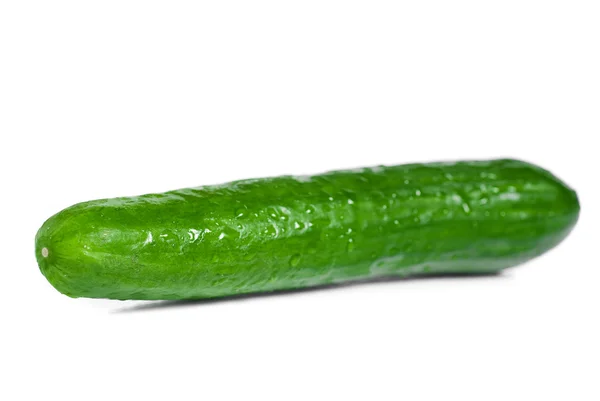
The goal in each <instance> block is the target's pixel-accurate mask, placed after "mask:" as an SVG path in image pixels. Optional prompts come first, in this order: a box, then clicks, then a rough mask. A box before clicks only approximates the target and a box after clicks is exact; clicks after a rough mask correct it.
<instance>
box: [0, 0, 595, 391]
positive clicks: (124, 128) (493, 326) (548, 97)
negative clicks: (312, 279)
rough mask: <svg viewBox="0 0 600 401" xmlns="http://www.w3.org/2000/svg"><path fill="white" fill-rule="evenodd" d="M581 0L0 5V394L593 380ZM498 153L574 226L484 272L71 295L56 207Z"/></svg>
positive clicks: (588, 92) (589, 5) (503, 387)
mask: <svg viewBox="0 0 600 401" xmlns="http://www.w3.org/2000/svg"><path fill="white" fill-rule="evenodd" d="M599 21H600V5H599V3H598V2H597V1H527V0H518V1H502V2H500V1H497V2H490V1H414V2H408V1H389V2H385V1H330V0H317V1H310V0H303V1H282V0H277V1H262V0H252V1H227V0H223V1H213V2H208V1H189V2H183V1H164V2H157V1H127V0H118V1H60V0H54V1H37V2H35V1H27V0H21V1H16V0H15V1H10V0H8V1H3V2H2V3H0V141H1V144H0V163H1V170H0V171H1V173H0V174H1V177H2V189H1V192H2V195H1V197H0V202H1V207H0V213H1V216H0V218H1V220H0V221H1V224H0V236H1V242H0V243H1V245H0V254H1V258H0V275H1V276H0V277H1V279H0V296H1V297H2V300H1V303H0V308H1V310H2V312H1V319H2V320H1V322H2V323H0V325H1V326H2V329H1V331H0V336H1V342H0V347H1V348H0V350H1V354H0V364H1V367H2V369H3V372H2V373H1V377H2V385H1V386H0V398H1V399H3V400H25V399H27V400H54V399H60V400H121V399H123V400H136V399H138V400H142V399H143V400H154V399H161V400H180V399H194V400H218V399H260V400H264V399H274V400H295V399H298V400H315V399H325V400H338V399H339V400H348V399H360V400H386V399H404V400H535V399H538V400H554V399H556V400H598V399H600V384H599V383H598V374H599V373H600V362H599V361H600V346H599V342H600V329H599V327H598V317H599V314H598V307H599V306H600V290H599V286H600V281H599V279H600V262H599V260H598V247H599V245H598V239H599V234H598V233H599V230H598V228H599V226H600V219H599V212H598V211H599V209H600V201H599V196H600V193H599V191H598V186H599V182H598V173H599V172H600V168H599V161H598V152H599V148H598V146H597V145H596V144H595V143H594V142H595V141H594V138H595V137H596V136H597V135H598V134H599V132H600V22H599ZM494 157H514V158H521V159H525V160H528V161H531V162H534V163H537V164H539V165H541V166H543V167H546V168H548V169H550V170H551V171H553V172H554V173H556V174H557V175H558V176H559V177H561V178H563V179H564V180H565V181H566V182H568V183H569V184H570V185H571V186H572V187H574V188H575V189H576V190H577V191H578V193H579V196H580V200H581V203H582V214H581V217H580V221H579V223H578V226H577V227H576V229H575V230H574V232H573V233H572V235H571V236H570V237H569V238H568V239H567V240H566V241H565V242H564V243H562V244H561V245H560V246H559V247H558V248H556V249H555V250H553V251H551V252H550V253H548V254H546V255H544V256H543V257H541V258H539V259H537V260H535V261H532V262H530V263H528V264H527V265H524V266H521V267H519V268H516V269H511V270H509V271H507V272H506V273H505V274H503V275H502V276H500V277H487V278H462V279H431V280H417V281H414V280H407V281H401V282H392V283H379V284H369V285H360V286H353V287H346V288H339V289H332V290H322V291H313V292H304V293H299V294H286V295H278V296H267V297H255V298H250V299H244V300H229V301H223V302H212V303H192V304H171V303H166V304H165V303H143V302H118V301H103V300H86V299H70V298H68V297H65V296H63V295H61V294H59V293H58V292H57V291H56V290H54V289H53V288H52V286H50V284H48V282H47V281H46V280H45V279H44V277H43V276H42V275H41V274H40V272H39V269H38V267H37V265H36V262H35V257H34V252H33V242H34V241H33V240H34V235H35V233H36V231H37V229H38V228H39V226H40V225H41V224H42V223H43V221H44V220H45V219H46V218H48V217H49V216H51V215H52V214H54V213H56V212H57V211H59V210H60V209H62V208H64V207H67V206H69V205H71V204H73V203H76V202H80V201H85V200H90V199H95V198H105V197H113V196H121V195H137V194H141V193H148V192H162V191H165V190H170V189H176V188H181V187H189V186H197V185H203V184H212V183H221V182H225V181H229V180H233V179H240V178H249V177H260V176H270V175H280V174H310V173H318V172H321V171H325V170H330V169H339V168H346V167H359V166H368V165H374V164H400V163H406V162H413V161H434V160H456V159H486V158H494Z"/></svg>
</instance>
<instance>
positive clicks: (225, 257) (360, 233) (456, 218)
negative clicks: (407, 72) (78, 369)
mask: <svg viewBox="0 0 600 401" xmlns="http://www.w3.org/2000/svg"><path fill="white" fill-rule="evenodd" d="M578 215H579V203H578V199H577V195H576V194H575V192H574V191H573V190H571V189H570V188H569V187H567V186H566V185H565V184H564V183H563V182H561V181H560V180H559V179H557V178H556V177H554V176H553V175H552V174H550V173H549V172H547V171H545V170H543V169H541V168H539V167H536V166H534V165H531V164H528V163H525V162H522V161H517V160H492V161H468V162H458V163H429V164H411V165H400V166H391V167H373V168H363V169H357V170H348V171H334V172H329V173H325V174H321V175H315V176H310V177H292V176H283V177H276V178H263V179H251V180H243V181H236V182H231V183H228V184H224V185H216V186H206V187H198V188H190V189H181V190H176V191H171V192H167V193H163V194H149V195H142V196H137V197H125V198H115V199H105V200H96V201H91V202H85V203H80V204H77V205H74V206H72V207H69V208H67V209H65V210H63V211H61V212H59V213H58V214H56V215H54V216H53V217H51V218H50V219H48V220H47V221H46V222H45V223H44V225H43V226H42V227H41V228H40V230H39V231H38V233H37V236H36V245H35V252H36V257H37V261H38V264H39V266H40V269H41V271H42V273H43V274H44V275H45V276H46V278H47V279H48V281H49V282H50V283H51V284H52V285H53V286H54V287H55V288H56V289H57V290H58V291H60V292H61V293H63V294H66V295H68V296H71V297H90V298H112V299H121V300H124V299H197V298H211V297H222V296H229V295H235V294H243V293H253V292H265V291H274V290H283V289H294V288H305V287H312V286H320V285H326V284H332V283H340V282H346V281H352V280H364V279H369V278H377V277H385V276H402V277H407V276H415V275H439V274H461V273H465V274H477V273H492V272H497V271H499V270H501V269H504V268H507V267H511V266H515V265H518V264H520V263H523V262H525V261H527V260H529V259H531V258H533V257H535V256H537V255H540V254H541V253H543V252H544V251H547V250H548V249H550V248H552V247H554V246H555V245H557V244H558V243H559V242H560V241H561V240H562V239H563V238H565V237H566V235H567V234H568V233H569V232H570V231H571V229H572V228H573V226H574V225H575V223H576V221H577V218H578ZM44 249H45V250H44Z"/></svg>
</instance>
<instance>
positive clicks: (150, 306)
mask: <svg viewBox="0 0 600 401" xmlns="http://www.w3.org/2000/svg"><path fill="white" fill-rule="evenodd" d="M486 277H487V278H489V277H498V278H506V277H507V276H506V275H504V274H502V272H498V273H484V274H440V275H436V276H420V277H381V278H375V279H367V280H357V281H351V282H347V283H340V284H329V285H322V286H316V287H310V288H299V289H292V290H279V291H272V292H259V293H252V294H240V295H231V296H226V297H219V298H205V299H185V300H175V301H147V303H143V304H136V305H133V306H128V307H125V308H119V309H116V310H114V311H112V313H132V312H144V311H152V310H165V309H174V308H177V309H180V308H184V307H191V306H201V305H211V304H221V303H225V302H240V301H245V300H249V299H258V298H269V297H281V296H289V295H296V294H303V293H307V292H318V291H324V290H338V289H343V288H348V287H354V286H356V285H361V284H373V283H395V282H409V281H410V282H414V281H420V280H469V279H481V278H486Z"/></svg>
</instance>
